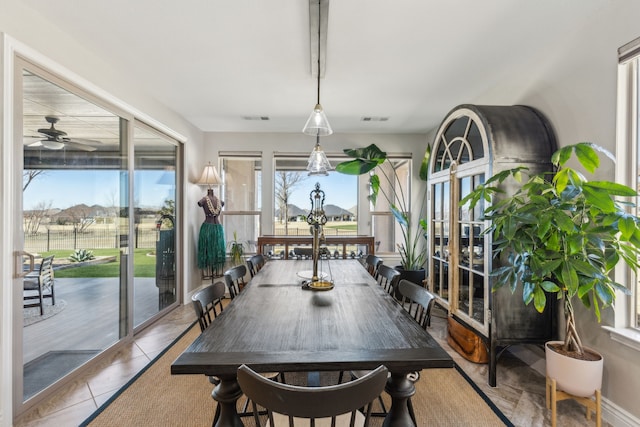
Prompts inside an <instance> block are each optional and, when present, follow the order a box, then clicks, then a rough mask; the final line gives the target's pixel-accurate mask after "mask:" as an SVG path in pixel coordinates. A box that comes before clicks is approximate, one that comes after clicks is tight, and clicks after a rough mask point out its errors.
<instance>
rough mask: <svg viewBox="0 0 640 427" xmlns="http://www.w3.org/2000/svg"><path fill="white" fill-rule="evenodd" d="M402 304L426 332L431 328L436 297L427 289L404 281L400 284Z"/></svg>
mask: <svg viewBox="0 0 640 427" xmlns="http://www.w3.org/2000/svg"><path fill="white" fill-rule="evenodd" d="M398 293H399V296H400V304H402V306H403V307H404V309H405V310H407V311H408V312H409V314H411V317H413V318H414V319H415V321H416V322H418V324H419V325H420V326H422V327H423V328H424V329H425V330H426V329H427V328H428V327H429V326H431V309H432V308H433V305H434V303H435V301H436V300H435V296H434V295H433V294H432V293H431V292H429V291H428V290H427V289H426V288H423V287H422V286H418V285H416V284H415V283H413V282H410V281H408V280H405V279H402V280H400V282H398Z"/></svg>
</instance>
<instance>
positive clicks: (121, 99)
mask: <svg viewBox="0 0 640 427" xmlns="http://www.w3.org/2000/svg"><path fill="white" fill-rule="evenodd" d="M0 10H1V11H0V33H3V34H0V36H4V37H0V42H4V43H3V45H2V51H1V52H0V54H2V56H0V61H1V63H0V65H1V66H2V68H0V70H1V72H0V82H1V83H2V85H1V86H0V87H2V101H3V103H2V104H0V134H1V135H2V145H1V148H2V150H1V151H0V161H1V163H2V166H1V170H2V174H1V175H0V188H2V195H1V196H0V197H1V198H0V208H1V209H2V218H3V225H2V228H1V229H0V240H1V241H2V242H3V244H2V247H1V249H0V268H1V269H0V280H1V283H3V284H5V285H7V286H3V287H2V293H0V303H1V304H0V325H1V327H0V367H1V370H0V426H10V425H12V418H13V409H12V404H13V403H12V400H13V397H12V392H11V390H12V383H11V382H12V369H11V368H12V366H13V360H12V357H13V355H12V350H11V349H12V342H13V323H12V319H13V312H14V310H13V308H12V304H11V301H12V300H13V296H12V295H13V292H12V291H11V286H9V285H10V284H11V283H12V280H13V277H12V275H13V253H12V251H13V248H12V247H11V245H9V243H10V242H11V234H12V228H11V225H10V224H8V223H7V219H10V218H12V214H11V211H12V209H14V207H13V205H14V203H15V200H14V199H15V197H18V196H17V195H15V194H14V192H12V191H11V189H12V188H15V185H16V184H15V181H16V178H14V176H16V173H17V171H16V170H15V168H14V167H13V165H14V163H15V162H14V161H13V156H14V155H15V152H14V150H13V145H12V134H11V127H12V124H13V122H12V107H11V105H12V103H11V101H12V97H11V90H12V78H13V77H12V69H11V55H10V54H11V52H10V50H11V49H16V50H17V52H18V53H20V54H24V55H26V56H28V57H30V58H32V59H34V58H35V59H36V61H37V62H39V63H40V65H43V66H44V67H45V68H49V69H52V68H53V69H54V71H55V72H56V73H58V74H60V75H61V76H62V77H63V78H67V79H69V78H70V76H73V77H71V80H72V81H74V83H77V84H78V85H80V86H82V87H84V88H90V89H91V90H90V91H91V92H94V89H95V93H98V94H99V95H102V94H108V96H109V97H110V98H109V99H108V101H109V102H112V103H115V104H117V105H118V106H119V107H126V108H125V109H126V110H127V111H130V112H135V114H136V116H138V117H142V118H144V119H145V121H147V122H150V123H151V124H153V125H158V126H163V127H165V129H166V130H170V131H172V132H173V135H174V136H180V137H184V138H183V139H184V140H186V142H185V163H184V164H185V170H186V176H187V178H188V180H189V181H191V182H193V181H194V180H195V179H196V178H197V175H198V173H199V172H200V171H201V168H202V165H201V164H200V161H199V159H200V156H199V155H198V153H199V152H200V150H201V147H202V132H200V131H199V130H198V129H197V128H196V127H194V126H193V125H191V124H190V123H188V122H187V121H186V120H184V119H183V118H182V117H180V116H179V115H177V114H176V113H175V112H173V111H171V110H170V109H168V108H166V107H165V106H163V105H161V104H159V103H158V102H157V101H156V100H155V99H154V98H153V96H152V95H149V94H146V93H142V92H141V91H140V90H139V89H138V88H137V85H136V82H135V81H133V80H131V78H130V76H128V75H127V70H122V69H117V68H114V66H113V65H112V64H110V63H109V61H108V58H99V57H97V56H96V55H95V54H94V53H93V52H91V51H89V50H87V49H86V48H85V47H84V46H83V45H82V42H81V41H79V40H74V39H73V38H70V37H69V36H68V35H66V34H65V33H64V32H63V31H61V30H60V29H59V28H57V27H55V26H54V25H52V24H51V23H49V22H47V21H45V20H43V19H42V18H41V17H40V16H39V15H38V13H37V12H36V11H34V10H32V9H30V8H28V7H26V6H24V5H23V4H22V2H20V1H16V0H3V1H2V5H1V7H0ZM123 48H126V47H123ZM67 71H68V72H69V73H68V72H67ZM20 132H21V131H20ZM18 184H19V183H18ZM199 190H200V189H199V188H198V187H197V186H196V185H193V184H189V183H188V182H187V183H185V185H184V188H183V192H184V194H185V198H186V200H187V204H188V200H193V199H194V198H195V197H198V196H199V194H200V193H199ZM183 217H184V218H186V221H185V224H186V225H185V227H184V228H185V230H186V229H187V228H188V224H189V223H190V222H191V221H192V220H195V218H194V217H192V216H191V211H187V212H183ZM187 242H189V239H187ZM185 246H186V251H185V255H184V257H185V258H184V260H185V267H186V268H185V270H186V271H185V272H184V275H183V281H184V283H185V284H187V285H186V286H185V287H186V288H191V287H193V283H194V280H193V277H199V273H198V270H197V268H196V261H195V259H196V257H195V247H194V245H190V244H188V243H187V244H186V245H185ZM187 291H188V289H187Z"/></svg>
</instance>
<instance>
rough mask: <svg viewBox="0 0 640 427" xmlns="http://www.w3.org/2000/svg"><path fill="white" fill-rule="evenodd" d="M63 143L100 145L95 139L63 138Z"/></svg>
mask: <svg viewBox="0 0 640 427" xmlns="http://www.w3.org/2000/svg"><path fill="white" fill-rule="evenodd" d="M64 142H73V143H76V144H86V145H102V142H101V141H97V140H95V139H85V138H64Z"/></svg>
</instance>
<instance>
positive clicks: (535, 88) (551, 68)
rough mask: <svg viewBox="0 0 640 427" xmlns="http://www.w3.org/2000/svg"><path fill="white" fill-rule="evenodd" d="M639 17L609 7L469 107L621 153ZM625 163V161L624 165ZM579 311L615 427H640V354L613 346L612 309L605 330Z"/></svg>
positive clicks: (607, 171) (604, 171) (635, 9)
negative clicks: (625, 81) (530, 119)
mask: <svg viewBox="0 0 640 427" xmlns="http://www.w3.org/2000/svg"><path fill="white" fill-rule="evenodd" d="M638 17H640V2H637V1H628V0H624V1H623V0H617V1H607V2H603V5H602V8H601V10H600V12H599V13H598V14H597V16H595V17H594V20H593V22H591V23H589V25H587V26H585V27H584V28H581V29H579V30H578V31H576V32H575V33H568V34H567V35H566V37H565V38H563V39H559V40H557V43H556V44H555V45H552V46H548V49H546V50H545V52H543V54H542V56H537V57H532V58H531V62H530V63H529V64H528V66H527V67H523V68H522V69H519V70H512V74H511V76H510V78H507V79H504V80H503V81H502V82H501V83H500V85H499V86H498V87H493V88H490V89H488V90H487V91H486V93H485V94H484V95H482V96H481V97H478V98H477V99H471V100H468V101H469V102H471V103H476V104H504V105H510V104H525V105H531V106H533V107H536V108H538V109H539V110H540V111H541V112H542V113H544V114H545V115H546V116H547V118H548V119H549V120H550V121H551V123H552V125H553V126H554V128H555V131H556V134H557V137H558V142H559V145H561V146H562V145H568V144H573V143H576V142H580V141H591V142H595V143H597V144H600V145H602V146H603V147H605V148H607V149H609V150H610V151H612V152H615V148H616V147H615V139H616V127H615V126H616V91H617V80H616V79H617V49H618V48H619V47H620V46H622V45H624V44H625V43H627V42H630V41H631V40H633V39H635V38H637V37H639V36H640V26H638ZM541 25H544V23H541ZM498 66H499V64H498ZM625 155H626V153H617V156H618V157H619V158H620V157H622V156H625ZM602 163H603V164H602V167H601V169H600V171H599V178H601V179H610V180H613V179H615V177H614V166H613V164H612V163H611V162H609V161H608V160H605V159H603V162H602ZM625 303H626V301H619V302H618V304H619V305H623V304H625ZM577 311H578V312H579V323H578V330H579V333H581V336H583V337H584V338H585V340H586V345H588V346H591V347H594V348H596V349H597V350H598V351H600V352H601V353H602V354H603V355H604V358H605V365H604V382H603V386H602V393H603V397H604V398H605V399H606V400H607V403H608V404H609V408H608V409H609V411H608V412H607V413H606V416H607V419H608V421H610V422H612V423H614V425H629V424H631V423H635V422H637V420H638V419H640V406H638V396H640V363H639V362H640V354H638V351H636V350H632V349H630V348H629V347H626V346H623V345H621V344H619V343H617V342H615V341H612V340H611V339H610V338H609V335H608V333H607V331H605V330H603V329H602V328H601V326H602V325H605V324H609V325H611V323H608V322H610V321H611V319H612V318H613V316H612V315H611V309H608V311H607V313H606V314H605V315H604V316H603V323H602V324H598V323H597V321H596V320H595V316H594V315H593V314H592V313H590V312H587V311H586V310H583V309H582V307H579V308H577ZM613 411H617V412H616V413H613ZM632 417H635V420H634V419H633V418H632ZM630 420H631V421H630Z"/></svg>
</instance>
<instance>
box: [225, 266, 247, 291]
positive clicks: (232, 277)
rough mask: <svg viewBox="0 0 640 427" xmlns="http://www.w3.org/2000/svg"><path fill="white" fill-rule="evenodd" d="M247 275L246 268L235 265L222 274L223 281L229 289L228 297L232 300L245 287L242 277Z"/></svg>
mask: <svg viewBox="0 0 640 427" xmlns="http://www.w3.org/2000/svg"><path fill="white" fill-rule="evenodd" d="M246 274H247V267H245V266H244V265H236V266H235V267H232V268H230V269H228V270H227V271H225V272H224V281H225V283H226V284H227V288H228V289H229V296H230V297H231V299H234V298H235V297H236V295H238V294H239V293H240V292H241V291H242V289H243V288H244V287H245V286H246V282H245V281H244V276H245V275H246Z"/></svg>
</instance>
